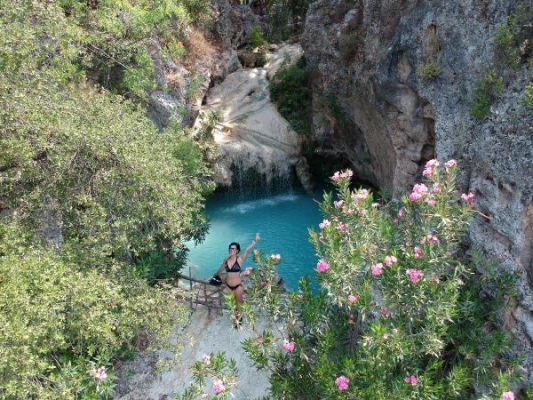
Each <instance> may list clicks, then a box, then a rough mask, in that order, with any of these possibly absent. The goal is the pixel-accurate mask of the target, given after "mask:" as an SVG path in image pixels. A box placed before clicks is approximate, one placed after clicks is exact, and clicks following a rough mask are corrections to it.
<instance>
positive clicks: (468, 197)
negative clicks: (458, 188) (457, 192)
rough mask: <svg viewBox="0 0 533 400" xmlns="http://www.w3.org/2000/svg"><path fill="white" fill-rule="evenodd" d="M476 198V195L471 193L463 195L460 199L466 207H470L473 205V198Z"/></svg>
mask: <svg viewBox="0 0 533 400" xmlns="http://www.w3.org/2000/svg"><path fill="white" fill-rule="evenodd" d="M475 197H476V195H475V194H474V193H472V192H470V193H468V194H465V193H463V194H462V195H461V199H463V200H464V202H465V203H466V205H467V206H469V207H471V206H473V205H474V198H475Z"/></svg>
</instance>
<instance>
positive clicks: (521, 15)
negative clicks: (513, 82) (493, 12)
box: [494, 1, 533, 68]
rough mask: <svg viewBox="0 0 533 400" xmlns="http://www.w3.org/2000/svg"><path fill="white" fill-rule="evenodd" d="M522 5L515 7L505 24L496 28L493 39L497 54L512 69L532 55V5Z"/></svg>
mask: <svg viewBox="0 0 533 400" xmlns="http://www.w3.org/2000/svg"><path fill="white" fill-rule="evenodd" d="M517 3H521V1H517ZM523 3H524V4H519V5H518V6H517V8H516V11H515V12H514V13H513V14H512V15H510V16H509V17H508V18H507V21H506V23H504V24H502V25H500V26H499V27H498V31H497V33H496V36H495V39H494V41H495V45H496V49H497V51H498V54H503V56H504V61H505V62H506V63H507V64H508V65H510V66H512V67H514V68H518V67H519V66H520V64H522V63H523V62H525V61H527V59H528V58H530V57H531V56H532V54H533V35H532V34H531V29H530V27H531V24H532V23H533V5H531V4H527V2H523Z"/></svg>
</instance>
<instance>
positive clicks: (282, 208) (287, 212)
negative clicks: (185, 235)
mask: <svg viewBox="0 0 533 400" xmlns="http://www.w3.org/2000/svg"><path fill="white" fill-rule="evenodd" d="M321 200H322V191H319V190H317V192H316V193H315V194H313V195H309V194H307V193H305V192H303V191H298V190H297V189H287V190H285V191H282V192H278V193H276V194H268V193H264V194H257V193H254V194H242V193H231V192H229V193H223V194H216V195H214V196H213V197H212V198H210V199H209V200H208V201H207V204H206V214H207V216H208V218H209V219H210V229H209V233H208V235H207V237H206V239H205V241H204V242H203V243H201V244H199V245H198V246H196V247H192V248H191V246H192V245H193V244H190V243H189V244H188V246H189V247H190V248H191V251H190V253H189V256H188V260H189V261H188V266H187V268H186V269H185V270H184V272H185V273H188V270H189V267H190V270H191V274H192V276H194V277H197V278H202V279H205V278H210V277H211V276H213V274H214V272H215V271H216V270H217V269H218V268H219V267H220V265H221V263H222V261H223V259H224V257H225V256H226V255H227V254H228V245H229V244H230V243H231V242H238V243H240V245H241V252H242V250H244V248H245V247H246V246H248V245H249V244H250V242H251V241H252V239H253V238H254V236H255V233H256V232H259V233H260V235H261V240H260V241H259V242H258V243H257V245H256V248H258V249H260V250H261V251H262V252H263V253H264V254H280V255H281V257H282V262H281V264H279V265H278V266H277V267H276V268H277V271H278V274H279V275H280V276H281V277H282V278H283V280H284V282H285V286H286V287H287V289H290V290H296V289H297V287H298V280H299V279H300V278H301V277H302V276H309V277H311V278H312V277H313V275H314V271H313V270H314V268H316V263H317V260H318V259H317V256H316V255H315V251H314V248H313V246H312V245H311V243H310V242H309V232H308V228H314V229H315V230H318V224H319V223H320V221H322V214H321V212H320V210H319V208H318V202H320V201H321ZM249 266H250V267H254V264H253V261H252V252H250V254H249V255H248V258H247V259H246V262H245V264H244V267H249Z"/></svg>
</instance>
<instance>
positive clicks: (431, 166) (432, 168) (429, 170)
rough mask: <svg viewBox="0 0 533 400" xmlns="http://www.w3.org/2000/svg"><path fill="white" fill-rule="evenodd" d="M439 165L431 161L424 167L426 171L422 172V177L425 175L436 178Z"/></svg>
mask: <svg viewBox="0 0 533 400" xmlns="http://www.w3.org/2000/svg"><path fill="white" fill-rule="evenodd" d="M439 165H440V163H439V162H438V161H437V160H435V159H433V160H429V161H428V162H427V163H426V165H425V166H424V171H423V172H422V175H424V176H425V177H430V176H435V175H436V173H437V168H438V167H439Z"/></svg>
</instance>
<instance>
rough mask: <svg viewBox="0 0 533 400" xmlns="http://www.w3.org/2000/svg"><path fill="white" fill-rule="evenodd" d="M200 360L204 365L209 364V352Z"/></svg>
mask: <svg viewBox="0 0 533 400" xmlns="http://www.w3.org/2000/svg"><path fill="white" fill-rule="evenodd" d="M202 360H203V362H204V364H205V365H209V364H211V356H210V355H209V354H204V356H203V358H202Z"/></svg>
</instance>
